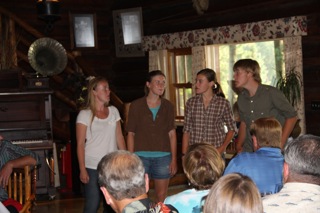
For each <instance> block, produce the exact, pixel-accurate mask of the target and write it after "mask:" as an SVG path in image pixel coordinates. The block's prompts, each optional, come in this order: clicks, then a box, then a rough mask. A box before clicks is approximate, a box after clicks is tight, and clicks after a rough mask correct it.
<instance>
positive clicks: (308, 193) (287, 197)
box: [263, 135, 320, 213]
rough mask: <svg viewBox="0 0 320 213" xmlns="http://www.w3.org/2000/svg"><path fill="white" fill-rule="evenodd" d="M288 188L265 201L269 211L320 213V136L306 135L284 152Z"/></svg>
mask: <svg viewBox="0 0 320 213" xmlns="http://www.w3.org/2000/svg"><path fill="white" fill-rule="evenodd" d="M284 161H285V162H284V165H283V177H284V182H285V184H284V186H283V188H282V189H281V190H280V192H279V193H277V194H274V195H269V196H266V197H265V198H263V209H264V212H265V213H268V212H281V213H285V212H290V213H291V212H308V213H312V212H320V137H318V136H314V135H303V136H299V137H298V138H296V139H294V140H292V141H291V142H288V144H287V146H286V148H285V151H284Z"/></svg>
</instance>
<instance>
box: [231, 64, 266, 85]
mask: <svg viewBox="0 0 320 213" xmlns="http://www.w3.org/2000/svg"><path fill="white" fill-rule="evenodd" d="M237 68H242V69H244V70H245V71H246V72H251V73H252V76H253V79H254V80H255V81H256V82H258V83H259V84H261V82H262V80H261V76H260V65H259V63H258V62H257V61H255V60H252V59H240V60H238V61H237V62H236V63H235V64H234V65H233V71H235V70H236V69H237Z"/></svg>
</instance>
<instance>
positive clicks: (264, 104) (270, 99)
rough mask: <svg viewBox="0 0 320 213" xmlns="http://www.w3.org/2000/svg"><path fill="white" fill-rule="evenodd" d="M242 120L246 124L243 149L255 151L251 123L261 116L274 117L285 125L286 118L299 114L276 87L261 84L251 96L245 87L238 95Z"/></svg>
mask: <svg viewBox="0 0 320 213" xmlns="http://www.w3.org/2000/svg"><path fill="white" fill-rule="evenodd" d="M238 105H239V114H240V120H241V121H242V122H245V124H246V138H245V141H244V144H243V151H245V152H253V145H252V140H251V136H250V125H251V123H252V122H254V121H255V120H257V119H259V118H264V117H274V118H275V119H277V120H278V121H279V122H280V123H281V125H282V126H283V125H284V123H285V121H286V119H288V118H292V117H295V116H297V112H296V111H295V110H294V108H293V107H292V105H291V104H290V103H289V101H288V100H287V98H286V97H285V96H284V94H283V93H282V92H281V91H280V90H278V89H277V88H275V87H272V86H268V85H264V84H260V85H259V87H258V89H257V91H256V94H255V95H254V96H252V97H250V95H249V92H248V91H247V90H246V89H243V90H242V91H241V92H240V94H239V95H238Z"/></svg>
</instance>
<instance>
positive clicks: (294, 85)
mask: <svg viewBox="0 0 320 213" xmlns="http://www.w3.org/2000/svg"><path fill="white" fill-rule="evenodd" d="M278 76H279V77H278V80H277V83H276V87H277V88H278V89H279V90H281V91H282V92H283V94H284V95H285V96H286V98H287V99H288V101H289V102H290V103H291V104H292V106H296V105H297V104H299V103H300V102H301V86H302V80H301V74H300V73H298V72H297V71H296V70H295V68H292V69H290V70H289V71H288V72H286V73H285V74H284V75H282V74H279V75H278Z"/></svg>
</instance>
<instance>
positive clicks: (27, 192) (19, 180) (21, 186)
mask: <svg viewBox="0 0 320 213" xmlns="http://www.w3.org/2000/svg"><path fill="white" fill-rule="evenodd" d="M36 172H37V168H36V167H33V166H25V167H24V168H22V169H14V170H13V172H12V174H11V176H10V179H9V183H8V187H7V191H8V196H9V198H12V199H14V200H16V201H18V202H19V203H21V204H22V210H21V211H19V213H30V212H31V209H32V206H33V202H34V200H35V194H36V180H37V173H36Z"/></svg>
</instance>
